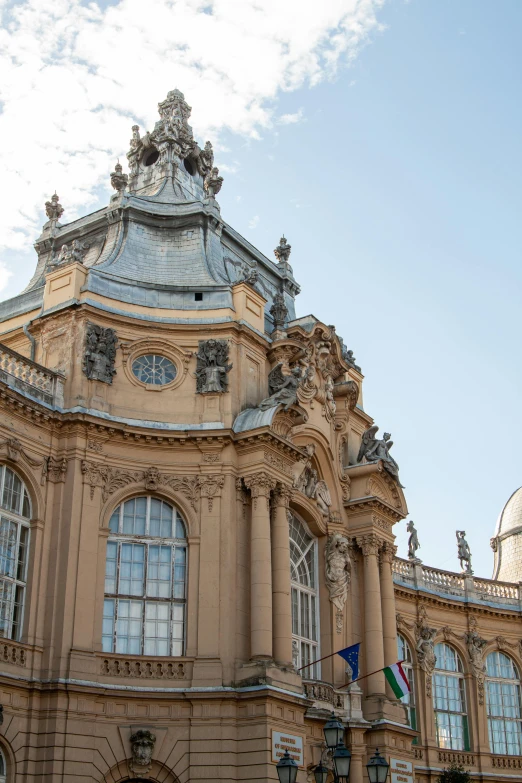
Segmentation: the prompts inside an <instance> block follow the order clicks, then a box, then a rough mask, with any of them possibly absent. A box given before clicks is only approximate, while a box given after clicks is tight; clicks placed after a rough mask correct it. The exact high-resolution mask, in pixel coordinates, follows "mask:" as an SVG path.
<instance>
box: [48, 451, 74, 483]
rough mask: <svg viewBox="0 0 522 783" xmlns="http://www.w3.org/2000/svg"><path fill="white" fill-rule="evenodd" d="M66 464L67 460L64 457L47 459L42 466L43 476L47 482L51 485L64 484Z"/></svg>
mask: <svg viewBox="0 0 522 783" xmlns="http://www.w3.org/2000/svg"><path fill="white" fill-rule="evenodd" d="M68 464H69V460H68V459H67V458H66V457H62V458H61V459H60V458H57V457H47V460H46V462H45V464H44V469H45V474H44V475H45V476H46V478H47V481H50V482H52V483H53V484H57V483H59V482H60V483H63V482H65V476H66V474H67V466H68Z"/></svg>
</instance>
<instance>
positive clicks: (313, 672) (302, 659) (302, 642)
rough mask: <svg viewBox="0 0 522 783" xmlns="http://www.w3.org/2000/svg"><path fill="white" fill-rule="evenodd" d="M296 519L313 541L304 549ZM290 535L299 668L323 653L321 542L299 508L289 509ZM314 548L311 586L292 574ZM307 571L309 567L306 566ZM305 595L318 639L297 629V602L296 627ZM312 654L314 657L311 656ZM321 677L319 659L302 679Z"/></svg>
mask: <svg viewBox="0 0 522 783" xmlns="http://www.w3.org/2000/svg"><path fill="white" fill-rule="evenodd" d="M293 520H294V521H295V522H296V523H297V524H298V525H300V526H301V529H302V532H303V534H304V536H305V537H306V538H309V539H310V541H309V543H308V545H307V546H306V548H305V549H304V550H303V549H302V548H301V547H300V545H299V543H298V542H297V541H296V540H295V539H294V538H292V521H293ZM288 537H289V543H290V547H289V548H290V563H289V566H290V602H291V623H292V628H291V632H292V650H295V647H294V644H295V643H297V655H295V656H294V665H297V668H299V667H301V666H305V665H306V664H307V663H310V662H311V660H317V659H318V658H320V657H321V652H320V650H321V628H320V607H319V545H318V544H319V542H318V540H317V537H316V536H314V535H313V533H312V532H311V531H310V529H309V527H308V525H307V524H306V522H304V520H303V519H302V518H301V517H300V516H299V515H298V514H296V512H295V511H294V510H293V509H290V510H289V514H288ZM292 544H294V546H295V547H296V548H297V549H299V551H300V557H299V559H298V560H297V562H295V563H294V561H293V560H292V546H291V545H292ZM311 549H312V550H313V552H312V566H313V571H312V575H313V578H314V586H313V587H310V586H308V585H305V584H303V583H301V582H298V581H296V580H295V579H294V578H293V568H295V569H296V571H297V567H298V566H299V564H300V563H302V562H304V563H306V559H305V558H306V555H307V554H308V552H309V551H310V550H311ZM307 570H308V571H310V569H308V568H307ZM303 596H307V601H308V618H307V622H308V628H309V629H310V634H312V633H313V628H314V620H315V635H316V639H315V640H314V639H313V638H312V636H311V635H310V637H307V636H304V635H303V634H301V633H297V632H294V619H295V615H294V607H295V605H297V620H296V624H297V629H298V631H301V630H302V619H301V618H302V606H303V603H304V600H303ZM294 597H296V598H297V602H296V604H295V603H294ZM314 601H315V617H314V613H313V605H314ZM307 647H308V656H305V655H304V654H303V653H304V651H305V650H306V648H307ZM312 656H313V657H312ZM320 678H321V664H320V663H316V664H315V665H313V666H309V667H308V668H307V669H306V670H305V671H304V672H303V679H307V680H319V679H320Z"/></svg>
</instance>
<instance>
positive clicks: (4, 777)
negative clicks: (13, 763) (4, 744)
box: [0, 748, 7, 783]
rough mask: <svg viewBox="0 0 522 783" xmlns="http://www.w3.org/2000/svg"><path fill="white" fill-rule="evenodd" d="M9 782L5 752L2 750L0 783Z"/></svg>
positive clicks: (0, 754) (0, 750)
mask: <svg viewBox="0 0 522 783" xmlns="http://www.w3.org/2000/svg"><path fill="white" fill-rule="evenodd" d="M6 780H7V767H6V763H5V756H4V752H3V750H2V749H1V748H0V783H5V782H6Z"/></svg>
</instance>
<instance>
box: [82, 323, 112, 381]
mask: <svg viewBox="0 0 522 783" xmlns="http://www.w3.org/2000/svg"><path fill="white" fill-rule="evenodd" d="M117 343H118V338H117V337H116V332H115V331H114V329H104V327H103V326H98V324H91V323H88V324H87V330H86V335H85V353H84V357H83V371H84V373H85V375H86V376H87V378H89V380H91V381H102V383H112V379H113V377H114V375H116V370H115V369H114V362H115V360H116V345H117Z"/></svg>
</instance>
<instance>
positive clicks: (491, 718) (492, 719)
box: [485, 650, 522, 756]
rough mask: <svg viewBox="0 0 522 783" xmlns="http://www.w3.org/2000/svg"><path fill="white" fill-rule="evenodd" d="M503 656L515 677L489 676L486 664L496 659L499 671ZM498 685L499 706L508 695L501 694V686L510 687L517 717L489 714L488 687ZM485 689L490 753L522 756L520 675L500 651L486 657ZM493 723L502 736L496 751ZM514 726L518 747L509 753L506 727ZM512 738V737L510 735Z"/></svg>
mask: <svg viewBox="0 0 522 783" xmlns="http://www.w3.org/2000/svg"><path fill="white" fill-rule="evenodd" d="M501 656H503V657H504V658H506V659H507V660H508V661H509V663H510V666H511V670H512V673H513V674H514V675H515V676H514V677H502V676H496V675H491V674H489V672H488V662H489V660H490V659H492V658H493V657H495V658H496V661H495V662H496V665H497V666H498V668H499V670H500V669H501V665H500V658H501ZM494 684H498V685H499V686H500V687H499V691H500V699H501V706H502V708H504V707H505V706H507V705H505V704H504V697H505V696H507V695H508V694H506V693H504V692H503V688H502V685H504V686H511V687H512V688H513V691H514V694H513V696H514V699H513V701H516V702H517V703H518V704H517V705H516V707H515V709H517V708H518V717H514V718H511V717H508V716H506V715H505V713H504V709H503V714H502V715H493V714H491V712H490V707H491V691H492V690H493V689H492V688H491V687H490V686H491V685H494ZM485 689H486V718H487V722H488V739H489V747H490V750H491V753H494V754H498V755H504V756H520V755H522V683H521V681H520V673H519V670H518V667H517V665H516V663H515V661H514V660H513V659H512V658H511V656H509V655H507V654H506V653H505V652H503V651H502V650H492V651H491V652H490V653H489V654H488V655H487V656H486V681H485ZM493 723H496V724H497V727H498V724H500V726H501V728H502V735H503V747H502V748H501V749H500V750H497V749H496V748H495V739H494V732H493ZM516 724H518V732H515V735H516V736H517V739H518V745H517V747H516V749H515V751H512V752H510V751H509V747H510V744H509V742H508V739H509V736H508V732H507V731H506V729H507V727H508V726H513V727H515V726H516ZM512 736H514V735H512Z"/></svg>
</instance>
